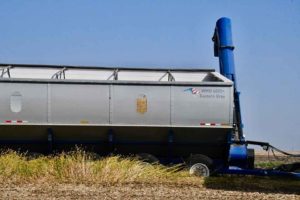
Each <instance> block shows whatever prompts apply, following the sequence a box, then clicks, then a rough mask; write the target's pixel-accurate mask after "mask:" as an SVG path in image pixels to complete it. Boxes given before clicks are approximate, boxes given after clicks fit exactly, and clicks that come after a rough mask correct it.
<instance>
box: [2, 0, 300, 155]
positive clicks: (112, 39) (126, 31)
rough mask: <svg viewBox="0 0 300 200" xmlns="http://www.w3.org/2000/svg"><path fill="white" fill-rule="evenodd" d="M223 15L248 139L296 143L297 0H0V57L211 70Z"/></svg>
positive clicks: (299, 133) (292, 146)
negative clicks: (215, 33) (229, 28)
mask: <svg viewBox="0 0 300 200" xmlns="http://www.w3.org/2000/svg"><path fill="white" fill-rule="evenodd" d="M223 16H226V17H229V18H231V19H232V25H233V37H234V38H233V40H234V45H235V47H236V49H235V58H236V60H235V61H236V72H237V77H238V86H239V90H240V91H241V101H242V114H243V119H244V124H245V134H246V137H247V139H251V140H263V141H268V142H271V143H272V144H274V145H275V146H279V147H281V148H284V149H287V150H299V149H300V117H299V115H300V106H299V102H300V92H299V88H298V86H299V85H300V48H299V47H300V1H299V0H290V1H289V0H264V1H259V0H256V1H255V0H252V1H239V0H235V1H233V0H222V1H221V0H219V1H209V0H172V1H171V0H170V1H168V0H164V1H162V0H126V1H124V0H119V1H117V0H107V1H101V0H98V1H96V0H85V1H82V0H68V1H67V0H56V1H55V0H48V1H47V0H43V1H40V0H31V1H21V0H18V1H17V0H1V1H0V27H1V28H0V63H41V64H69V65H99V66H132V67H139V66H148V67H187V68H188V67H201V68H214V69H217V70H218V60H217V58H215V57H213V44H212V42H211V37H212V34H213V30H214V26H215V22H216V20H217V19H218V18H220V17H223Z"/></svg>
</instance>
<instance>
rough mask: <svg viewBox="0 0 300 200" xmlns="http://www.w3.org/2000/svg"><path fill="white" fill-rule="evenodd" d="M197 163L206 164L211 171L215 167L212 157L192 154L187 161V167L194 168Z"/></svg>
mask: <svg viewBox="0 0 300 200" xmlns="http://www.w3.org/2000/svg"><path fill="white" fill-rule="evenodd" d="M196 163H202V164H205V165H206V166H207V167H208V168H209V169H210V170H211V169H212V167H213V160H212V159H211V158H210V157H208V156H205V155H202V154H192V155H191V156H190V157H189V158H188V159H187V165H188V166H189V167H191V166H193V165H194V164H196Z"/></svg>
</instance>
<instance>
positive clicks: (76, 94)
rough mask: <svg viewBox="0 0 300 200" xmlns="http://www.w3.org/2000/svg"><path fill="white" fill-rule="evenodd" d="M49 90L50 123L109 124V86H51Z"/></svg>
mask: <svg viewBox="0 0 300 200" xmlns="http://www.w3.org/2000/svg"><path fill="white" fill-rule="evenodd" d="M50 90H51V92H50V95H51V96H50V108H51V110H50V113H51V119H50V123H54V124H108V123H109V85H79V84H70V85H64V84H51V85H50Z"/></svg>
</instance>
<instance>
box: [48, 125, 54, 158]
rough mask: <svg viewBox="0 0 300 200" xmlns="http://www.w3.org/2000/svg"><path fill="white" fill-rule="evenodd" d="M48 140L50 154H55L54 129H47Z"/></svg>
mask: <svg viewBox="0 0 300 200" xmlns="http://www.w3.org/2000/svg"><path fill="white" fill-rule="evenodd" d="M47 134H48V135H47V140H48V154H51V153H52V152H53V130H52V128H48V129H47Z"/></svg>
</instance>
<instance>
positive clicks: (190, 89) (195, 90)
mask: <svg viewBox="0 0 300 200" xmlns="http://www.w3.org/2000/svg"><path fill="white" fill-rule="evenodd" d="M184 92H190V93H191V94H196V95H199V94H200V90H198V89H196V88H188V89H185V90H184Z"/></svg>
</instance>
